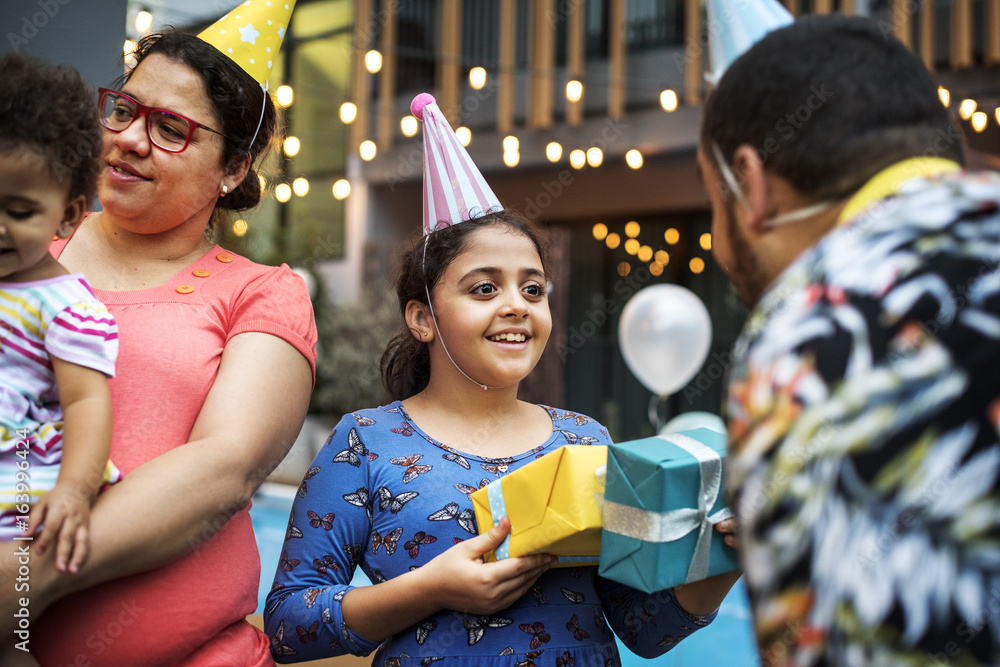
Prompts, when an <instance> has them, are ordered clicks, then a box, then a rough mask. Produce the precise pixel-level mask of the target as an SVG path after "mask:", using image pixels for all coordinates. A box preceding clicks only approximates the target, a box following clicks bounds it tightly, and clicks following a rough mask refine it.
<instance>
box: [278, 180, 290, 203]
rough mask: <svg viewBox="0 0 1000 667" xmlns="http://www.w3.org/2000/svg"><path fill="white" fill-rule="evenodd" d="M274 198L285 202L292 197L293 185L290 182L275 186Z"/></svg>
mask: <svg viewBox="0 0 1000 667" xmlns="http://www.w3.org/2000/svg"><path fill="white" fill-rule="evenodd" d="M274 198H275V199H277V200H278V201H280V202H281V203H282V204H284V203H285V202H287V201H288V200H289V199H291V198H292V186H290V185H289V184H288V183H278V185H277V187H276V188H274Z"/></svg>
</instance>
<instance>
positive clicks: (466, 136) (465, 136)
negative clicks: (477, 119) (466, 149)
mask: <svg viewBox="0 0 1000 667" xmlns="http://www.w3.org/2000/svg"><path fill="white" fill-rule="evenodd" d="M455 136H457V137H458V140H459V141H460V142H461V143H462V145H463V146H468V145H469V144H471V143H472V130H470V129H469V128H467V127H465V126H464V125H463V126H461V127H460V128H458V129H457V130H455Z"/></svg>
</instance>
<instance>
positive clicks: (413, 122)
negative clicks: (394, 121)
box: [399, 116, 418, 137]
mask: <svg viewBox="0 0 1000 667" xmlns="http://www.w3.org/2000/svg"><path fill="white" fill-rule="evenodd" d="M417 126H418V123H417V118H416V116H403V118H402V119H401V120H400V121H399V129H400V130H402V132H403V135H405V136H407V137H412V136H413V135H414V134H416V133H417V129H418V127H417Z"/></svg>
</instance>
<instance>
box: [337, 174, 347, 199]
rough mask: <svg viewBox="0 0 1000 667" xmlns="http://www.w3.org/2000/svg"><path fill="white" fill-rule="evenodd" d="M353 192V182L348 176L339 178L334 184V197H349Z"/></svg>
mask: <svg viewBox="0 0 1000 667" xmlns="http://www.w3.org/2000/svg"><path fill="white" fill-rule="evenodd" d="M350 194H351V182H350V181H349V180H347V179H346V178H341V179H338V180H337V181H336V182H335V183H334V184H333V197H334V199H347V198H348V197H349V196H350Z"/></svg>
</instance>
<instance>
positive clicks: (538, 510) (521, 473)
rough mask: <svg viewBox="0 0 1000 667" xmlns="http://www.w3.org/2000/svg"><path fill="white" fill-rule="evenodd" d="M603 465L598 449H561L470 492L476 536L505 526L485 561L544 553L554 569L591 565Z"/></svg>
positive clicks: (595, 556)
mask: <svg viewBox="0 0 1000 667" xmlns="http://www.w3.org/2000/svg"><path fill="white" fill-rule="evenodd" d="M607 461H608V448H607V447H606V446H603V445H574V446H569V447H560V448H559V449H557V450H556V451H554V452H552V453H550V454H546V455H545V456H543V457H541V458H540V459H536V460H534V461H532V462H531V463H529V464H527V465H525V466H524V467H523V468H520V469H518V470H515V471H514V472H512V473H510V474H509V475H506V476H505V477H501V478H500V479H497V480H494V481H493V482H491V483H490V484H489V485H488V486H485V487H483V488H481V489H479V490H478V491H476V492H474V493H473V494H472V496H471V498H472V505H473V508H474V509H475V512H476V523H477V524H478V525H479V532H480V533H481V534H482V533H485V532H486V531H488V530H489V529H490V528H492V527H493V526H494V525H495V524H496V523H497V522H499V521H500V519H501V518H502V517H504V516H506V517H507V518H508V519H509V520H510V535H508V536H507V538H506V539H505V540H504V542H503V543H502V544H501V545H500V546H499V547H497V550H496V552H495V553H494V552H490V553H488V554H486V556H485V560H486V561H487V562H490V561H495V560H498V559H503V558H514V557H517V556H528V555H531V554H540V553H544V554H554V555H556V556H559V563H558V564H557V565H556V567H559V566H564V567H569V566H575V565H596V564H597V562H598V560H599V558H600V555H601V504H602V502H603V498H604V479H603V478H604V475H603V470H604V467H605V466H606V464H607Z"/></svg>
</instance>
